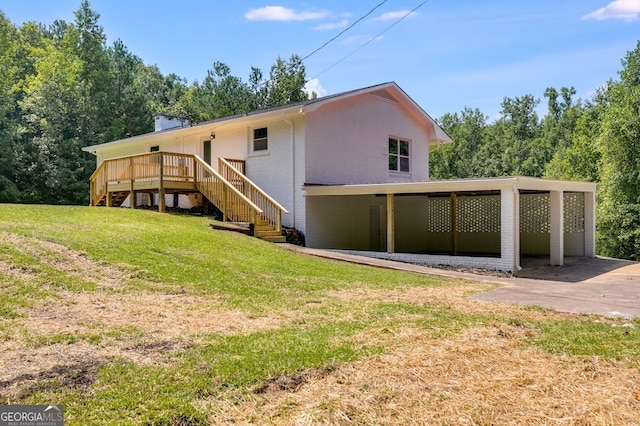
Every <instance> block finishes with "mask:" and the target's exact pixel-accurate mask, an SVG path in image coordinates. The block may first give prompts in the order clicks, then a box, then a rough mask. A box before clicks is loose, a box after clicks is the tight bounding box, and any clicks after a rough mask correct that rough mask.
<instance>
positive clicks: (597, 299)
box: [282, 244, 640, 318]
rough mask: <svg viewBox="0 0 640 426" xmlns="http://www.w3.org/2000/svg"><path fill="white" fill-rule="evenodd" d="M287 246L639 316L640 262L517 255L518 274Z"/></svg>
mask: <svg viewBox="0 0 640 426" xmlns="http://www.w3.org/2000/svg"><path fill="white" fill-rule="evenodd" d="M282 246H283V247H286V248H288V249H290V250H294V251H297V252H300V253H305V254H309V255H313V256H319V257H324V258H330V259H334V260H340V261H346V262H352V263H359V264H364V265H370V266H376V267H381V268H390V269H397V270H404V271H412V272H416V273H422V274H429V275H440V276H447V277H455V278H464V279H470V280H475V281H484V282H493V283H497V284H500V287H498V288H496V289H494V290H491V291H488V292H485V293H480V294H477V295H474V296H472V297H471V298H472V299H474V300H478V301H482V300H486V301H492V302H502V303H515V304H522V305H535V306H541V307H546V308H550V309H554V310H557V311H560V312H571V313H584V314H597V315H604V316H611V317H624V318H634V317H640V263H637V262H630V261H626V260H619V259H609V258H603V257H596V258H566V259H565V265H563V266H550V265H549V264H548V262H549V258H548V257H547V258H540V259H535V258H531V259H522V264H523V270H522V271H521V272H520V273H519V274H518V276H517V277H499V276H490V275H482V274H474V273H470V272H461V271H453V270H446V269H438V268H434V267H427V266H421V265H413V264H408V263H402V262H395V261H392V260H383V259H375V258H371V257H366V256H363V255H354V254H347V253H341V252H336V251H329V250H319V249H311V248H307V247H299V246H294V245H291V244H282Z"/></svg>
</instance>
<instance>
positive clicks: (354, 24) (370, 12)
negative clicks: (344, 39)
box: [302, 0, 389, 61]
mask: <svg viewBox="0 0 640 426" xmlns="http://www.w3.org/2000/svg"><path fill="white" fill-rule="evenodd" d="M387 1H389V0H384V1H382V2H380V3H378V5H377V6H375V7H374V8H373V9H371V10H370V11H369V12H367V14H366V15H363V16H361V17H360V18H359V19H358V20H357V21H355V22H354V23H353V24H351V25H349V26H348V27H347V28H345V29H344V30H342V31H340V32H339V33H338V34H337V35H336V36H335V37H333V38H332V39H330V40H329V41H327V42H326V43H324V44H323V45H322V46H320V47H318V48H317V49H316V50H314V51H313V52H311V53H309V54H308V55H307V56H305V57H304V58H302V61H304V60H305V59H307V58H309V57H310V56H311V55H313V54H314V53H316V52H318V51H319V50H321V49H323V48H324V47H325V46H327V45H328V44H329V43H331V42H332V41H334V40H335V39H337V38H338V37H340V36H341V35H342V34H344V33H346V32H347V31H349V30H350V29H351V28H353V27H355V26H356V24H358V22H360V21H362V20H363V19H364V18H366V17H367V16H369V15H371V14H372V13H373V12H374V11H375V10H376V9H377V8H379V7H380V6H382V5H383V4H385V3H386V2H387Z"/></svg>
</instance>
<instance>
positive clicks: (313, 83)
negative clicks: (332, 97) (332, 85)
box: [304, 78, 327, 98]
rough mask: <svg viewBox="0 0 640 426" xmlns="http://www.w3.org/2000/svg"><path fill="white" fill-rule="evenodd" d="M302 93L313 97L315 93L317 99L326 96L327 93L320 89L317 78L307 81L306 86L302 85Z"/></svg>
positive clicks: (322, 88)
mask: <svg viewBox="0 0 640 426" xmlns="http://www.w3.org/2000/svg"><path fill="white" fill-rule="evenodd" d="M304 91H305V92H307V94H309V96H313V94H314V93H315V94H316V95H318V97H319V98H320V97H322V96H324V95H326V94H327V91H326V90H325V89H324V87H322V84H320V80H318V79H317V78H312V79H311V80H309V81H307V84H305V85H304Z"/></svg>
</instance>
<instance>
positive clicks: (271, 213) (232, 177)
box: [218, 158, 289, 231]
mask: <svg viewBox="0 0 640 426" xmlns="http://www.w3.org/2000/svg"><path fill="white" fill-rule="evenodd" d="M218 170H219V171H220V174H221V175H222V176H223V177H224V178H225V179H226V180H227V181H231V182H239V185H238V186H240V188H239V191H241V192H242V193H243V194H244V195H245V196H246V197H247V198H249V199H250V200H251V201H253V202H254V203H255V204H257V205H261V206H262V210H264V213H263V217H262V219H263V220H265V221H267V223H268V224H269V225H271V226H273V227H274V228H275V230H276V231H281V230H282V214H283V213H289V211H288V210H287V209H286V208H284V206H282V205H281V204H280V203H278V202H277V201H276V200H274V199H273V198H272V197H271V196H270V195H269V194H267V193H266V192H264V191H263V190H262V188H260V187H259V186H258V185H256V184H255V183H254V182H253V181H251V179H249V178H248V177H247V176H246V175H244V174H242V173H241V172H240V171H239V170H237V169H236V168H235V167H233V165H231V163H230V162H229V161H227V160H225V159H224V158H218ZM234 186H235V185H234Z"/></svg>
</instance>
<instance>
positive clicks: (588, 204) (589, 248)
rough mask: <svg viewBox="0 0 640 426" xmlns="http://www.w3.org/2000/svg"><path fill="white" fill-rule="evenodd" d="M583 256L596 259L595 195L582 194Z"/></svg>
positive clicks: (591, 193)
mask: <svg viewBox="0 0 640 426" xmlns="http://www.w3.org/2000/svg"><path fill="white" fill-rule="evenodd" d="M584 255H585V256H586V257H596V193H595V192H585V193H584Z"/></svg>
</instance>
